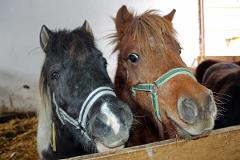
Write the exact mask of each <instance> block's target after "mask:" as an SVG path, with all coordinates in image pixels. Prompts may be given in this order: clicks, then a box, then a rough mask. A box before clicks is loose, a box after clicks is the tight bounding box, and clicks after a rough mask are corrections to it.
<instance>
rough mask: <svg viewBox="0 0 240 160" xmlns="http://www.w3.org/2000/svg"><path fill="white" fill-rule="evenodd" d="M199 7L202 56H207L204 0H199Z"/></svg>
mask: <svg viewBox="0 0 240 160" xmlns="http://www.w3.org/2000/svg"><path fill="white" fill-rule="evenodd" d="M198 7H199V12H198V13H199V48H200V55H199V56H200V58H201V59H202V58H204V56H205V24H204V23H205V20H204V0H198Z"/></svg>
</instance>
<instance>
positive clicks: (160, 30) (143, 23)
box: [110, 10, 179, 54]
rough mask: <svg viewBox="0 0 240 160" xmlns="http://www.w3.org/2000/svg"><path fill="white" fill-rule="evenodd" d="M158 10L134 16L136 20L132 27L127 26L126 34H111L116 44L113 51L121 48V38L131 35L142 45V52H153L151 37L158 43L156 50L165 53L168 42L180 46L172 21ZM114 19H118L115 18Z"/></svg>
mask: <svg viewBox="0 0 240 160" xmlns="http://www.w3.org/2000/svg"><path fill="white" fill-rule="evenodd" d="M158 12H159V11H157V10H148V11H146V12H144V13H143V14H141V15H139V16H134V20H133V21H132V23H131V24H130V26H131V27H128V28H126V31H125V34H124V35H119V34H118V32H116V33H114V34H113V35H112V36H110V38H113V40H112V43H113V44H116V46H115V48H114V50H113V52H115V51H117V50H118V49H120V45H121V44H120V41H121V39H122V38H124V37H129V36H130V37H133V38H134V40H136V42H137V43H138V46H141V47H139V48H140V52H141V53H142V54H144V53H145V54H146V53H149V52H152V50H153V47H152V46H151V45H150V44H151V43H149V38H150V37H151V38H152V39H151V40H152V41H153V42H152V43H153V44H155V45H157V46H154V50H157V52H160V53H165V52H166V45H167V44H168V43H171V45H173V46H174V47H178V48H179V43H178V41H177V39H176V31H175V29H174V28H173V26H172V23H170V21H168V20H167V19H166V18H164V17H162V16H161V15H160V14H159V13H158ZM114 21H116V20H115V19H114ZM146 42H147V43H146ZM156 42H157V43H156Z"/></svg>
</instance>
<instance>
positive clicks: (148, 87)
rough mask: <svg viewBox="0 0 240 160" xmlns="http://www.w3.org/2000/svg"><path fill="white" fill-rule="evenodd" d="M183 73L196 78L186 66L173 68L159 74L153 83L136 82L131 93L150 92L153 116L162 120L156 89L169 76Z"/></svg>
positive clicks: (168, 78) (169, 77) (134, 94)
mask: <svg viewBox="0 0 240 160" xmlns="http://www.w3.org/2000/svg"><path fill="white" fill-rule="evenodd" d="M179 74H185V75H188V76H190V77H191V78H193V79H194V80H196V78H195V76H194V75H193V73H192V72H191V71H190V70H188V69H187V68H174V69H171V70H169V71H168V72H166V73H165V74H163V75H162V76H160V77H159V78H158V79H157V80H155V81H154V82H153V83H144V84H137V85H135V86H133V87H131V91H132V95H133V96H136V91H145V92H150V93H151V100H152V107H153V111H154V113H155V116H156V117H157V118H158V120H159V121H160V122H162V118H161V114H160V112H159V104H158V94H157V89H159V88H160V87H161V86H162V85H163V84H164V83H166V82H167V81H168V80H170V79H171V78H173V77H175V76H177V75H179Z"/></svg>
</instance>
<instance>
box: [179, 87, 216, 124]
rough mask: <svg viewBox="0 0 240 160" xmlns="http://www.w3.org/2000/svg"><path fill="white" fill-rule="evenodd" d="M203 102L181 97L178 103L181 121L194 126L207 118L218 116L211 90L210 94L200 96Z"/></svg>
mask: <svg viewBox="0 0 240 160" xmlns="http://www.w3.org/2000/svg"><path fill="white" fill-rule="evenodd" d="M198 98H199V99H200V100H201V101H196V100H194V99H193V98H190V97H181V98H179V100H178V103H177V109H178V113H179V116H180V119H181V120H183V121H184V122H185V123H188V124H190V125H193V124H194V123H196V122H197V121H199V120H200V119H202V118H203V117H206V116H210V117H214V118H215V116H216V112H217V109H216V105H215V103H214V100H213V94H212V92H211V91H210V90H209V93H208V94H199V96H198Z"/></svg>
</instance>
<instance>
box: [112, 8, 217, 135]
mask: <svg viewBox="0 0 240 160" xmlns="http://www.w3.org/2000/svg"><path fill="white" fill-rule="evenodd" d="M174 14H175V10H173V11H172V12H171V13H169V14H168V15H166V16H160V15H159V14H158V13H157V11H155V10H150V11H146V12H144V13H143V14H142V15H134V14H133V13H132V12H129V11H128V9H127V7H126V6H122V7H121V8H120V9H119V10H118V12H117V15H116V17H115V19H114V20H115V25H116V30H117V32H116V34H115V35H113V37H114V40H113V42H114V43H116V47H115V51H117V50H119V52H120V53H119V57H118V58H119V60H118V69H117V74H116V79H115V81H118V82H119V83H124V84H125V85H126V86H127V87H128V90H129V94H132V93H133V96H132V100H133V101H134V102H135V103H136V104H138V105H139V106H141V107H142V108H143V109H144V110H145V111H146V113H149V114H150V115H152V116H154V117H155V118H154V119H155V121H156V123H158V122H159V121H161V122H163V124H165V126H166V127H167V126H168V124H171V125H172V126H173V128H175V129H177V131H178V132H179V133H180V135H182V136H192V135H199V134H202V133H205V132H207V131H210V130H212V129H213V127H214V119H215V116H216V112H217V110H216V105H215V102H214V99H213V95H212V92H211V91H210V90H209V89H207V88H206V87H204V86H202V85H200V84H199V83H198V82H197V81H196V80H195V78H194V76H193V75H192V73H191V72H190V71H189V70H188V69H187V67H186V65H185V63H184V62H183V61H182V59H181V57H180V53H181V47H180V45H179V43H178V41H177V39H176V32H175V30H174V28H173V26H172V19H173V17H174ZM157 119H158V120H159V121H158V120H157ZM169 122H170V123H169ZM175 132H176V131H175ZM169 134H171V133H169Z"/></svg>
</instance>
